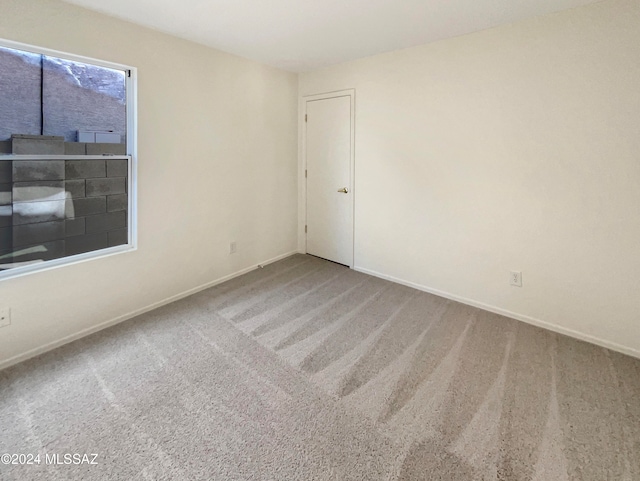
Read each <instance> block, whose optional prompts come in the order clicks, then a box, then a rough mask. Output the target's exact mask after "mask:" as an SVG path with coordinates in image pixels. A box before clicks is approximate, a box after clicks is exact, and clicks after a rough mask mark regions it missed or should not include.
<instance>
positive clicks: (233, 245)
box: [229, 241, 238, 254]
mask: <svg viewBox="0 0 640 481" xmlns="http://www.w3.org/2000/svg"><path fill="white" fill-rule="evenodd" d="M237 250H238V248H237V246H236V241H233V242H232V243H231V244H229V254H235V253H236V251H237Z"/></svg>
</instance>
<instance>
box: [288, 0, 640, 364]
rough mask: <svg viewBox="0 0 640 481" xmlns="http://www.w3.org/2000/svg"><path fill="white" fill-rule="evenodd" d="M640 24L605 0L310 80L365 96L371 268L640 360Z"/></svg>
mask: <svg viewBox="0 0 640 481" xmlns="http://www.w3.org/2000/svg"><path fill="white" fill-rule="evenodd" d="M638 25H640V2H638V1H637V0H607V1H605V2H601V3H597V4H593V5H590V6H586V7H581V8H578V9H575V10H570V11H566V12H562V13H559V14H553V15H549V16H544V17H538V18H535V19H532V20H528V21H525V22H520V23H517V24H512V25H506V26H503V27H499V28H495V29H492V30H487V31H483V32H479V33H475V34H471V35H466V36H463V37H458V38H454V39H451V40H445V41H441V42H438V43H434V44H430V45H426V46H421V47H416V48H411V49H407V50H402V51H397V52H393V53H389V54H383V55H378V56H374V57H370V58H366V59H363V60H359V61H354V62H350V63H346V64H342V65H338V66H335V67H331V68H327V69H324V70H320V71H316V72H312V73H307V74H303V75H301V76H300V95H310V94H317V93H321V92H328V91H333V90H339V89H346V88H355V89H356V189H355V195H356V230H355V235H356V241H355V242H356V267H357V268H359V269H364V270H367V271H373V272H376V273H378V274H382V275H386V276H391V277H394V278H397V279H400V280H402V281H404V282H409V283H413V284H415V285H419V286H422V287H423V288H427V289H430V290H435V291H440V292H442V293H445V294H446V295H448V296H450V297H456V298H460V299H464V300H465V301H466V302H470V303H474V304H476V305H485V306H486V307H489V308H490V309H492V310H495V311H499V312H505V313H507V314H509V315H511V316H513V317H517V318H520V319H524V320H526V321H528V322H532V323H537V324H540V325H545V326H548V327H552V328H554V329H556V330H559V331H561V332H566V333H571V334H572V335H575V336H578V337H582V338H584V339H589V340H592V341H594V342H598V343H601V344H604V345H608V346H611V347H614V348H616V349H619V350H622V351H625V352H628V353H631V354H635V355H637V356H640V281H639V277H640V130H639V127H640V62H639V61H638V59H640V28H638ZM301 245H303V244H301ZM510 270H518V271H522V272H523V280H524V286H523V287H522V288H516V287H511V286H509V271H510Z"/></svg>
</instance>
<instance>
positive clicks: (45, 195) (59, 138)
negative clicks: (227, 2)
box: [0, 40, 136, 278]
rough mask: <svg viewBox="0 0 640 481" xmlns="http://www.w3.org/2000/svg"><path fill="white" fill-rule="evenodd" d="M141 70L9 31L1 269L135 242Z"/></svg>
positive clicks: (1, 96) (0, 73) (0, 106)
mask: <svg viewBox="0 0 640 481" xmlns="http://www.w3.org/2000/svg"><path fill="white" fill-rule="evenodd" d="M134 80H135V69H132V68H130V67H125V66H121V65H114V64H110V63H107V62H101V61H96V60H90V59H83V58H80V57H77V56H73V55H66V54H60V53H58V52H51V51H47V50H45V49H39V48H34V47H29V46H24V45H18V44H15V43H12V42H7V41H2V40H0V278H3V277H9V276H13V275H16V274H21V273H25V272H31V271H34V270H39V269H42V268H49V267H53V266H56V265H61V264H66V263H70V262H76V261H79V260H84V259H88V258H92V257H96V256H103V255H106V254H113V253H117V252H122V251H125V250H131V249H133V248H135V173H136V169H135V163H134V160H135V158H134V153H135V129H134V126H135V117H134V114H135V83H134Z"/></svg>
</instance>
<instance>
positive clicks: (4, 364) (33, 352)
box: [0, 251, 299, 371]
mask: <svg viewBox="0 0 640 481" xmlns="http://www.w3.org/2000/svg"><path fill="white" fill-rule="evenodd" d="M298 253H299V252H298V251H292V252H288V253H286V254H282V255H279V256H277V257H274V258H272V259H268V260H266V261H264V262H260V263H258V264H255V265H252V266H249V267H247V268H245V269H241V270H239V271H237V272H234V273H232V274H229V275H227V276H224V277H221V278H219V279H216V280H214V281H211V282H207V283H206V284H202V285H200V286H197V287H194V288H192V289H189V290H187V291H184V292H181V293H179V294H176V295H174V296H171V297H168V298H166V299H163V300H161V301H158V302H155V303H153V304H150V305H148V306H146V307H142V308H140V309H136V310H135V311H132V312H128V313H126V314H123V315H121V316H118V317H116V318H114V319H110V320H108V321H105V322H101V323H100V324H97V325H95V326H91V327H88V328H86V329H82V330H81V331H78V332H76V333H74V334H71V335H69V336H65V337H63V338H62V339H58V340H57V341H52V342H49V343H47V344H45V345H43V346H40V347H36V348H34V349H30V350H29V351H27V352H24V353H22V354H18V355H16V356H13V357H10V358H9V359H5V360H3V361H0V371H1V370H3V369H6V368H8V367H9V366H13V365H14V364H18V363H20V362H22V361H26V360H27V359H30V358H32V357H35V356H39V355H40V354H44V353H45V352H48V351H51V350H53V349H55V348H57V347H60V346H64V345H65V344H68V343H70V342H73V341H76V340H78V339H81V338H83V337H86V336H88V335H90V334H93V333H94V332H98V331H101V330H103V329H106V328H107V327H111V326H114V325H116V324H119V323H121V322H124V321H126V320H129V319H132V318H134V317H136V316H139V315H140V314H144V313H145V312H149V311H153V310H154V309H158V308H159V307H162V306H165V305H167V304H171V303H172V302H175V301H178V300H180V299H183V298H185V297H189V296H191V295H193V294H195V293H197V292H200V291H203V290H205V289H208V288H210V287H213V286H216V285H218V284H222V283H223V282H226V281H228V280H231V279H233V278H234V277H238V276H241V275H243V274H246V273H247V272H251V271H253V270H255V269H258V268H259V267H260V266H266V265H268V264H272V263H273V262H277V261H279V260H282V259H285V258H286V257H289V256H292V255H294V254H298Z"/></svg>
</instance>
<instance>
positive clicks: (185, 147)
mask: <svg viewBox="0 0 640 481" xmlns="http://www.w3.org/2000/svg"><path fill="white" fill-rule="evenodd" d="M1 10H2V12H1V15H0V37H2V38H4V39H9V40H14V41H18V42H24V43H28V44H33V45H37V46H41V47H45V48H51V49H55V50H60V51H63V52H70V53H73V54H78V55H83V56H88V57H93V58H98V59H102V60H108V61H112V62H116V63H122V64H126V65H131V66H134V67H137V69H138V79H139V80H138V87H139V90H138V94H139V102H138V113H139V137H138V154H139V156H138V161H139V169H138V179H139V182H138V192H139V199H138V201H139V209H138V218H139V223H138V233H139V249H138V250H137V251H136V252H132V253H127V254H120V255H116V256H113V257H109V258H104V259H99V260H92V261H88V262H84V263H81V264H77V265H72V266H66V267H61V268H56V269H53V270H50V271H45V272H40V273H36V274H30V275H25V276H23V277H19V278H14V279H8V280H3V281H0V306H2V307H11V309H12V324H11V326H9V327H4V328H2V329H0V368H1V367H2V366H5V365H7V364H9V363H10V362H13V361H15V360H17V359H19V358H21V357H24V356H26V355H29V354H33V353H34V352H37V351H38V350H39V349H41V348H43V347H46V346H48V347H51V346H52V345H54V344H55V343H56V342H57V341H59V340H62V339H65V338H67V339H68V338H69V337H70V336H71V337H73V336H74V335H77V334H78V333H82V332H86V331H87V330H91V329H94V328H96V327H97V326H100V325H102V324H103V323H108V322H110V321H112V320H114V319H117V318H120V317H122V316H124V317H126V316H127V315H129V314H130V313H132V312H136V311H139V310H142V309H145V308H147V307H148V306H151V305H154V304H155V303H159V302H162V301H163V300H166V299H167V298H170V297H172V296H175V295H179V294H180V293H183V292H185V291H188V290H190V289H195V288H197V287H198V286H202V285H205V284H207V283H210V282H213V281H215V280H216V279H220V278H222V277H224V276H227V275H230V274H232V273H235V272H238V271H240V270H242V269H244V268H247V267H250V266H253V265H256V264H257V263H261V262H263V261H266V260H269V259H272V258H275V257H277V256H280V255H283V254H287V253H290V252H292V251H294V250H295V249H296V242H297V241H296V238H297V234H296V214H297V179H296V168H297V150H296V149H297V137H296V129H297V124H296V118H297V117H296V115H297V114H296V112H297V88H298V85H297V76H296V75H295V74H291V73H286V72H283V71H279V70H276V69H273V68H270V67H265V66H262V65H259V64H257V63H254V62H250V61H247V60H244V59H241V58H238V57H235V56H232V55H228V54H225V53H222V52H219V51H216V50H213V49H209V48H206V47H203V46H200V45H197V44H194V43H190V42H187V41H184V40H179V39H177V38H174V37H171V36H168V35H164V34H160V33H157V32H154V31H151V30H148V29H144V28H141V27H137V26H134V25H132V24H129V23H126V22H122V21H119V20H116V19H113V18H110V17H106V16H102V15H99V14H96V13H92V12H89V11H87V10H83V9H80V8H77V7H75V6H71V5H68V4H65V3H61V2H57V1H49V0H29V1H28V2H25V1H24V0H3V1H2V8H1ZM232 240H235V241H237V246H238V252H237V253H236V254H234V255H231V256H230V255H229V254H228V250H229V242H230V241H232ZM52 343H53V344H52Z"/></svg>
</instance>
